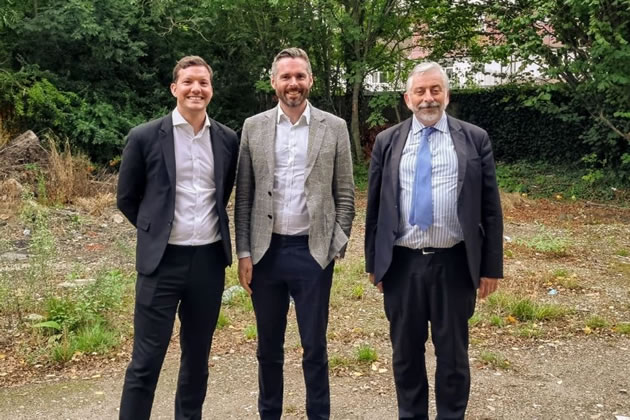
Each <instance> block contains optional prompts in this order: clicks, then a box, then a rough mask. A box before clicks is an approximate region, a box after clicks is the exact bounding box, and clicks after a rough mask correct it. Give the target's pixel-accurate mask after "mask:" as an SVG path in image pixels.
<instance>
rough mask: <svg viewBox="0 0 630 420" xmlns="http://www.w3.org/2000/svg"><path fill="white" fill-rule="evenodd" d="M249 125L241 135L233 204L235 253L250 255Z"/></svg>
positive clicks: (251, 174) (251, 179) (251, 185)
mask: <svg viewBox="0 0 630 420" xmlns="http://www.w3.org/2000/svg"><path fill="white" fill-rule="evenodd" d="M249 131H250V128H249V124H248V121H247V120H246V121H245V123H244V124H243V131H242V134H241V145H240V152H239V156H238V166H237V170H236V199H235V203H234V226H235V230H236V253H237V255H238V256H239V258H240V257H241V256H242V255H250V253H251V249H250V247H251V245H250V237H251V236H250V223H251V212H252V204H253V200H254V191H255V187H256V186H255V181H254V171H253V166H252V158H251V154H250V150H249Z"/></svg>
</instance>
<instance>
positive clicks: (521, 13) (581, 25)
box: [483, 0, 630, 178]
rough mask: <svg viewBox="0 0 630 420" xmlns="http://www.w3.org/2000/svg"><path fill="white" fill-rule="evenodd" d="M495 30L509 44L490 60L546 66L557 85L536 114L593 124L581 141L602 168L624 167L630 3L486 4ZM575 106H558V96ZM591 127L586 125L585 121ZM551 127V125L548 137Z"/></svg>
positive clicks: (550, 0)
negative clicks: (515, 61) (564, 96)
mask: <svg viewBox="0 0 630 420" xmlns="http://www.w3.org/2000/svg"><path fill="white" fill-rule="evenodd" d="M484 3H485V7H484V8H483V13H484V15H485V17H486V18H485V22H488V25H489V26H490V28H489V29H491V30H492V29H496V30H497V31H498V32H500V33H501V34H502V37H501V40H502V42H501V43H496V44H497V45H493V43H486V46H487V47H488V51H487V52H488V53H489V54H488V55H487V56H486V58H487V59H495V60H498V61H500V62H501V63H502V64H508V63H510V62H514V60H515V59H520V60H522V62H523V64H524V65H527V64H530V63H532V62H533V63H538V64H540V65H541V66H540V71H541V72H542V73H543V77H544V78H546V79H547V80H550V81H558V80H559V81H561V82H562V83H548V84H546V85H545V86H544V88H543V92H542V93H541V95H539V96H537V97H534V98H533V99H534V101H533V103H535V104H536V106H540V107H542V108H546V111H547V112H548V113H549V114H550V115H556V116H558V117H562V118H564V119H566V120H575V121H578V120H583V121H585V120H586V119H588V123H585V124H584V131H583V132H582V133H580V138H581V139H583V140H584V141H585V142H586V143H587V144H588V145H589V149H590V152H593V153H595V154H596V156H597V160H598V162H599V164H600V165H601V166H604V167H606V166H608V167H615V168H619V176H621V177H624V178H628V177H629V176H630V175H629V174H630V172H629V171H630V167H628V166H624V167H623V168H622V167H621V166H622V162H623V161H625V160H626V159H627V158H625V157H624V156H626V155H627V154H628V150H629V143H630V94H629V92H630V77H628V68H629V67H630V30H629V29H628V28H629V26H628V24H627V23H628V20H629V19H630V8H628V5H627V2H626V1H607V2H601V1H581V0H529V1H519V2H496V1H486V2H484ZM559 92H561V93H563V94H565V95H566V97H567V99H569V101H567V102H565V103H563V104H556V103H553V100H552V99H550V98H552V97H553V96H554V95H555V94H557V93H559ZM585 122H586V121H585ZM546 128H547V125H545V130H546Z"/></svg>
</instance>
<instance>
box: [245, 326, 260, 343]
mask: <svg viewBox="0 0 630 420" xmlns="http://www.w3.org/2000/svg"><path fill="white" fill-rule="evenodd" d="M244 333H245V338H247V339H248V340H254V339H256V337H258V329H257V328H256V326H255V325H248V326H247V327H245V331H244Z"/></svg>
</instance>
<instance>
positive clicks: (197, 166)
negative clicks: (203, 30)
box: [118, 56, 238, 420]
mask: <svg viewBox="0 0 630 420" xmlns="http://www.w3.org/2000/svg"><path fill="white" fill-rule="evenodd" d="M171 93H172V94H173V96H174V97H176V98H177V107H176V108H175V110H173V112H172V113H170V114H168V115H167V116H165V117H163V118H160V119H157V120H154V121H151V122H148V123H146V124H143V125H140V126H138V127H136V128H134V129H132V130H131V132H130V133H129V138H128V141H127V145H126V147H125V150H124V152H123V157H122V164H121V167H120V174H119V178H118V208H119V209H120V211H121V212H122V213H123V214H124V215H125V216H126V217H127V219H129V221H130V222H131V223H132V224H133V225H134V226H135V227H136V228H137V232H138V240H137V252H136V268H137V270H138V280H137V283H136V306H135V313H134V330H135V337H134V345H133V355H132V360H131V363H130V364H129V367H128V368H127V374H126V376H125V385H124V388H123V394H122V401H121V406H120V418H121V419H133V420H141V419H149V417H150V415H151V407H152V404H153V397H154V392H155V387H156V384H157V380H158V376H159V374H160V369H161V367H162V362H163V360H164V355H165V354H166V349H167V347H168V343H169V341H170V338H171V334H172V331H173V322H174V320H175V313H176V312H178V313H179V319H180V321H181V330H180V343H181V366H180V371H179V379H178V382H177V393H176V396H175V418H176V419H182V420H183V419H201V407H202V404H203V401H204V398H205V395H206V388H207V382H208V356H209V354H210V346H211V344H212V335H213V333H214V329H215V326H216V323H217V318H218V316H219V309H220V305H221V294H222V292H223V286H224V282H225V267H226V266H227V265H229V264H231V262H232V250H231V245H230V232H229V229H228V216H227V213H226V210H225V207H226V205H227V201H228V199H229V197H230V194H231V192H232V187H233V184H234V177H235V173H236V162H237V157H238V138H237V136H236V134H235V133H234V131H232V130H231V129H229V128H228V127H226V126H224V125H222V124H220V123H218V122H216V121H214V120H212V119H211V118H209V117H208V115H207V114H206V107H207V106H208V104H209V103H210V100H211V99H212V93H213V91H212V69H211V68H210V66H209V65H208V64H207V63H206V62H205V61H204V60H203V59H202V58H201V57H197V56H188V57H184V58H182V59H181V60H180V61H179V62H178V63H177V65H176V66H175V69H174V70H173V83H172V84H171Z"/></svg>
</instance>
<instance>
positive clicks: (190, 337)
mask: <svg viewBox="0 0 630 420" xmlns="http://www.w3.org/2000/svg"><path fill="white" fill-rule="evenodd" d="M225 261H226V259H225V253H224V252H223V249H222V246H221V242H215V243H213V244H210V245H202V246H178V245H168V246H167V248H166V251H165V253H164V257H163V258H162V261H161V262H160V265H159V266H158V268H157V269H156V271H155V272H154V273H153V274H151V275H150V276H144V275H142V274H138V281H137V283H136V306H135V313H134V334H135V335H134V342H133V354H132V357H131V363H130V364H129V367H128V368H127V372H126V375H125V385H124V387H123V393H122V399H121V403H120V419H125V420H144V419H149V417H150V416H151V407H152V405H153V398H154V394H155V387H156V385H157V381H158V376H159V374H160V370H161V368H162V362H163V361H164V356H165V354H166V350H167V348H168V344H169V341H170V338H171V334H172V332H173V322H174V321H175V313H176V312H177V313H178V314H179V319H180V322H181V330H180V337H179V338H180V344H181V364H180V369H179V378H178V381H177V392H176V395H175V418H176V419H178V420H180V419H181V420H183V419H201V407H202V405H203V401H204V399H205V396H206V388H207V383H208V356H209V354H210V346H211V344H212V334H213V333H214V329H215V327H216V323H217V318H218V316H219V310H220V308H221V294H222V293H223V286H224V283H225Z"/></svg>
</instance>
